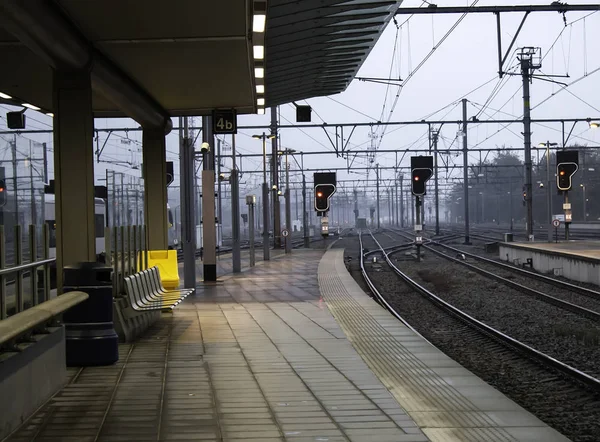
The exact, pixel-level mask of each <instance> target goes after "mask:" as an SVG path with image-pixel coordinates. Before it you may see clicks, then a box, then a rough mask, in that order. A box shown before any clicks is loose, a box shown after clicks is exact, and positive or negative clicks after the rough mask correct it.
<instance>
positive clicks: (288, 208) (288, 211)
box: [279, 149, 296, 253]
mask: <svg viewBox="0 0 600 442" xmlns="http://www.w3.org/2000/svg"><path fill="white" fill-rule="evenodd" d="M294 153H296V151H295V150H294V149H285V150H283V151H280V152H279V154H280V155H281V154H285V226H286V228H287V230H288V237H287V238H286V239H285V253H290V252H291V251H292V230H293V229H292V205H291V201H290V163H289V161H288V155H289V154H294Z"/></svg>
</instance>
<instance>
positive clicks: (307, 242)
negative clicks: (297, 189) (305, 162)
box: [302, 173, 310, 248]
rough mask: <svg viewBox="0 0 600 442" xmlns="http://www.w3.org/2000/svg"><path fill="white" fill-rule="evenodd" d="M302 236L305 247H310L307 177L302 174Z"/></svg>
mask: <svg viewBox="0 0 600 442" xmlns="http://www.w3.org/2000/svg"><path fill="white" fill-rule="evenodd" d="M302 234H303V236H304V247H305V248H309V247H310V238H309V236H308V212H307V210H306V176H305V175H304V173H303V174H302Z"/></svg>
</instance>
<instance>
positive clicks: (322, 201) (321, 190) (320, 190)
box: [315, 184, 335, 212]
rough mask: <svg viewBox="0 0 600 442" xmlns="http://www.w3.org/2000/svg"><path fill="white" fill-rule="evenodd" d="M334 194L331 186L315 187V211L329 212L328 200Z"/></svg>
mask: <svg viewBox="0 0 600 442" xmlns="http://www.w3.org/2000/svg"><path fill="white" fill-rule="evenodd" d="M334 193H335V186H334V185H333V184H317V185H316V186H315V210H317V211H319V212H327V211H328V210H329V198H331V196H332V195H333V194H334Z"/></svg>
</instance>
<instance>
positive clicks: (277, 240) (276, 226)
mask: <svg viewBox="0 0 600 442" xmlns="http://www.w3.org/2000/svg"><path fill="white" fill-rule="evenodd" d="M271 136H272V139H271V143H272V144H271V147H272V150H271V152H272V154H271V155H272V159H273V186H274V189H273V248H274V249H280V248H281V206H280V204H279V196H278V195H277V192H278V191H279V169H278V159H279V157H278V155H277V152H278V147H277V145H278V140H277V107H276V106H275V107H272V108H271Z"/></svg>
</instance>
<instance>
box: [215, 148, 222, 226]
mask: <svg viewBox="0 0 600 442" xmlns="http://www.w3.org/2000/svg"><path fill="white" fill-rule="evenodd" d="M216 142H217V151H216V154H217V155H216V162H217V174H216V180H217V227H216V228H217V238H223V202H222V198H221V181H222V180H221V139H220V138H217V139H216Z"/></svg>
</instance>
